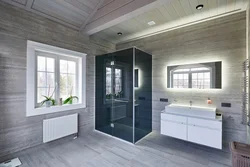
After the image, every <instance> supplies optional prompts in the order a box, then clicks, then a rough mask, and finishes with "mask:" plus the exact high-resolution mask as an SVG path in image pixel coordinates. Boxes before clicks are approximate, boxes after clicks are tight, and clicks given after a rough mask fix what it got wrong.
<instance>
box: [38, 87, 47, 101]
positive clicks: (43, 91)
mask: <svg viewBox="0 0 250 167" xmlns="http://www.w3.org/2000/svg"><path fill="white" fill-rule="evenodd" d="M42 95H43V96H46V88H38V89H37V103H41V101H43V100H44V99H45V98H44V97H43V96H42Z"/></svg>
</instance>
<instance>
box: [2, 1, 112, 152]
mask: <svg viewBox="0 0 250 167" xmlns="http://www.w3.org/2000/svg"><path fill="white" fill-rule="evenodd" d="M27 40H33V41H37V42H41V43H46V44H49V45H53V46H58V47H62V48H66V49H70V50H74V51H79V52H83V53H87V54H88V56H87V108H86V109H82V110H75V111H68V112H62V113H57V114H51V115H44V116H34V117H29V118H27V117H26V116H25V113H26V110H25V109H26V107H25V106H26V44H27ZM114 48H115V46H111V45H106V44H104V43H100V42H97V41H94V42H92V41H90V40H89V39H88V37H85V36H83V35H80V34H79V32H77V31H75V30H72V29H70V28H68V27H65V26H63V25H60V24H58V23H55V22H53V21H50V20H48V19H46V18H43V17H41V16H38V15H36V14H32V13H29V12H27V11H24V10H22V9H18V8H15V7H12V6H10V5H7V4H5V3H3V2H1V1H0V157H1V156H4V155H6V154H10V153H13V152H16V151H19V150H22V149H25V148H28V147H31V146H35V145H39V144H41V143H42V121H43V119H47V118H52V117H57V116H62V115H68V114H72V113H79V115H80V116H79V122H80V124H79V130H80V135H82V134H84V133H86V132H88V131H89V130H93V128H94V98H95V95H94V85H95V81H94V78H95V77H94V76H95V72H94V67H95V61H94V60H95V59H94V55H99V54H103V53H106V52H109V51H111V50H113V49H114Z"/></svg>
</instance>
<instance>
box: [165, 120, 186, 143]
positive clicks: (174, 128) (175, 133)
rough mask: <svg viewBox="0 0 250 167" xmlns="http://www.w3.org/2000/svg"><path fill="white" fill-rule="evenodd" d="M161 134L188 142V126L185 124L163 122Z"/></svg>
mask: <svg viewBox="0 0 250 167" xmlns="http://www.w3.org/2000/svg"><path fill="white" fill-rule="evenodd" d="M161 134H163V135H167V136H170V137H174V138H177V139H182V140H187V125H185V124H184V123H177V122H169V121H163V120H161Z"/></svg>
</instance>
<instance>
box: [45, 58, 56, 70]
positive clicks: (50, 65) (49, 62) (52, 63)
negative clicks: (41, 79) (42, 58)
mask: <svg viewBox="0 0 250 167" xmlns="http://www.w3.org/2000/svg"><path fill="white" fill-rule="evenodd" d="M46 59H47V71H48V72H54V71H55V59H53V58H46Z"/></svg>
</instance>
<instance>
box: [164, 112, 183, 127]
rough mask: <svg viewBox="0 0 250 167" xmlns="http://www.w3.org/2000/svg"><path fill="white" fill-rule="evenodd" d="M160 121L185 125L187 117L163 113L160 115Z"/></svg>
mask: <svg viewBox="0 0 250 167" xmlns="http://www.w3.org/2000/svg"><path fill="white" fill-rule="evenodd" d="M161 120H163V121H171V122H179V123H185V124H186V123H187V117H184V116H179V115H173V114H165V113H161Z"/></svg>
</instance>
